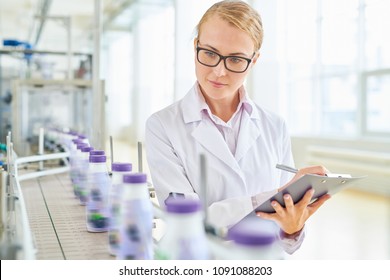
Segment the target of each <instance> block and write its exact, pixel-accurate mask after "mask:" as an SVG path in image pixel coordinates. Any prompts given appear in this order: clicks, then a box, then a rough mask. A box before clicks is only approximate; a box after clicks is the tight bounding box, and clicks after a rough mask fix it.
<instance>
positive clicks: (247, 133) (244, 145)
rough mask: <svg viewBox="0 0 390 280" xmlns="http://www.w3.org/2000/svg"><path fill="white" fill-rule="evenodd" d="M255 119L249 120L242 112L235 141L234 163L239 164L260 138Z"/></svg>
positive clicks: (246, 113) (244, 112)
mask: <svg viewBox="0 0 390 280" xmlns="http://www.w3.org/2000/svg"><path fill="white" fill-rule="evenodd" d="M256 121H257V120H256V118H251V117H250V116H249V114H248V112H247V111H246V110H243V112H242V118H241V127H240V133H239V136H238V139H237V148H236V155H235V158H236V161H237V162H239V161H240V160H241V159H242V158H243V157H244V156H245V154H246V153H247V152H248V151H249V149H250V148H251V147H252V146H253V145H254V144H255V142H256V140H257V138H258V137H259V136H260V129H259V127H258V126H257V124H256Z"/></svg>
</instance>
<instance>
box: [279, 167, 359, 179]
mask: <svg viewBox="0 0 390 280" xmlns="http://www.w3.org/2000/svg"><path fill="white" fill-rule="evenodd" d="M276 168H278V169H282V170H284V171H288V172H291V173H297V172H298V169H296V168H294V167H291V166H287V165H284V164H277V165H276ZM325 176H326V177H331V178H352V176H351V175H350V174H334V173H333V174H330V173H328V174H325Z"/></svg>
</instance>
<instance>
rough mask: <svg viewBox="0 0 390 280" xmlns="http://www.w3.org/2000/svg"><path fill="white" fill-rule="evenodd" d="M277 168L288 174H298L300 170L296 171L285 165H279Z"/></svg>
mask: <svg viewBox="0 0 390 280" xmlns="http://www.w3.org/2000/svg"><path fill="white" fill-rule="evenodd" d="M276 168H278V169H282V170H284V171H288V172H291V173H297V172H298V169H296V168H294V167H290V166H287V165H284V164H277V165H276Z"/></svg>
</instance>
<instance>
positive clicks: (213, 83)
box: [209, 81, 226, 88]
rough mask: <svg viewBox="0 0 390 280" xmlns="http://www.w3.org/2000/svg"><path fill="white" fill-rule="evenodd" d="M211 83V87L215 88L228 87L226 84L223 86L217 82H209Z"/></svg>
mask: <svg viewBox="0 0 390 280" xmlns="http://www.w3.org/2000/svg"><path fill="white" fill-rule="evenodd" d="M209 82H210V83H211V85H212V86H213V87H215V88H222V87H224V86H226V84H222V83H219V82H215V81H209Z"/></svg>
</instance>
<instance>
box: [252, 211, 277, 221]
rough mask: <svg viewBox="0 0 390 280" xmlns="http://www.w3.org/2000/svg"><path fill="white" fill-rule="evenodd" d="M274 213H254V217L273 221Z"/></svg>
mask: <svg viewBox="0 0 390 280" xmlns="http://www.w3.org/2000/svg"><path fill="white" fill-rule="evenodd" d="M275 215H276V214H275V213H265V212H256V216H257V217H260V218H262V219H265V220H271V221H275V220H276V218H275Z"/></svg>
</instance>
